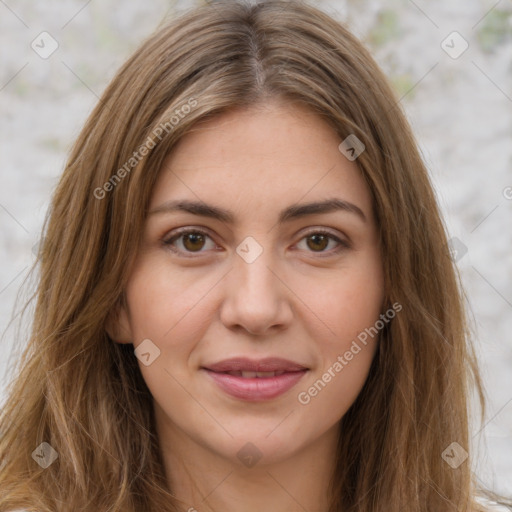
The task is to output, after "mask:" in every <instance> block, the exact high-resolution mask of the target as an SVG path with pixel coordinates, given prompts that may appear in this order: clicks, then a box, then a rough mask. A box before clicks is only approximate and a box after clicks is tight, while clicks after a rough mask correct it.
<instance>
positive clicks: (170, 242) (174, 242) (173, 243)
mask: <svg viewBox="0 0 512 512" xmlns="http://www.w3.org/2000/svg"><path fill="white" fill-rule="evenodd" d="M208 240H210V247H208V243H207V242H208ZM163 243H164V245H165V246H168V247H169V248H170V249H171V250H172V251H173V252H176V253H180V254H183V255H185V256H186V255H187V254H191V253H199V254H200V253H202V252H205V251H206V250H208V249H213V248H215V243H214V242H213V240H212V239H211V237H210V236H209V235H208V234H207V233H205V232H204V231H201V230H199V229H183V230H180V231H178V232H177V233H175V234H174V235H173V236H171V237H169V238H167V239H165V240H164V241H163ZM203 249H204V250H203Z"/></svg>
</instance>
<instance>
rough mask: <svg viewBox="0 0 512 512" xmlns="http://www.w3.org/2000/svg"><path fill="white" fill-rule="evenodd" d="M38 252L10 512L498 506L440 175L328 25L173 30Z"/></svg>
mask: <svg viewBox="0 0 512 512" xmlns="http://www.w3.org/2000/svg"><path fill="white" fill-rule="evenodd" d="M44 236H45V237H44V243H43V244H42V248H41V254H40V265H41V267H40V281H39V288H38V292H37V304H36V310H35V320H34V325H33V334H32V337H31V339H30V344H29V347H28V349H27V351H26V353H25V354H24V357H23V360H22V361H21V362H20V368H21V369H20V374H19V377H18V378H17V379H16V381H15V382H14V383H13V386H12V388H11V390H10V397H9V400H8V402H7V405H6V407H5V410H4V412H3V415H2V420H1V430H2V441H1V454H2V455H1V457H2V464H1V468H2V469H1V470H0V487H1V488H2V491H3V494H2V497H0V510H12V509H14V508H16V507H25V508H27V509H37V510H39V511H52V512H55V511H60V510H66V511H68V510H84V511H86V510H87V511H88V510H91V511H92V510H94V511H97V510H112V511H114V510H119V511H123V512H129V511H142V510H144V511H153V510H155V511H156V510H159V511H162V510H168V511H185V510H188V511H194V510H197V511H199V512H202V511H211V510H223V511H228V512H229V511H231V510H244V511H246V512H251V511H256V510H258V511H259V510H276V511H277V510H279V511H281V510H283V511H284V510H287V511H295V510H311V511H313V510H317V511H321V512H327V511H329V512H334V511H342V512H349V511H350V512H352V511H354V512H355V511H358V512H372V511H374V512H376V511H381V510H390V511H395V510H396V511H398V510H408V511H410V512H420V511H421V512H426V511H436V512H445V511H446V512H448V511H457V512H459V511H464V512H469V511H471V512H473V511H481V510H487V508H484V507H483V506H482V505H481V504H479V503H478V501H477V499H476V497H477V496H476V495H477V491H476V489H475V485H474V480H473V476H472V474H471V469H470V460H471V455H469V457H468V452H470V449H469V436H468V412H467V409H468V393H469V389H470V385H471V384H474V385H475V386H476V389H477V390H478V391H479V393H480V396H481V384H480V379H479V374H478V370H477V366H476V362H475V358H474V354H473V351H472V348H471V345H470V344H469V340H468V338H467V332H466V327H465V321H464V311H463V306H462V302H461V298H460V292H459V287H458V281H457V278H456V272H455V270H454V267H453V264H452V261H451V259H450V255H449V251H448V250H447V247H446V234H445V231H444V228H443V224H442V221H441V219H440V215H439V211H438V208H437V205H436V202H435V199H434V194H433V192H432V188H431V185H430V182H429V179H428V174H427V171H426V169H425V167H424V165H423V163H422V161H421V158H420V156H419V154H418V150H417V148H416V144H415V141H414V138H413V136H412V135H411V131H410V128H409V127H408V125H407V123H406V121H405V119H404V116H403V114H402V113H401V111H400V110H399V108H398V104H397V101H396V99H395V97H394V96H393V93H392V92H391V90H390V88H389V86H388V85H387V82H386V79H385V77H384V76H383V75H382V73H381V72H380V70H379V69H378V68H377V66H376V64H375V63H374V61H373V60H372V58H371V57H370V56H369V54H368V53H367V51H366V50H365V49H364V48H363V47H362V45H361V43H359V42H358V41H357V40H356V39H355V38H354V37H353V36H352V35H351V34H350V33H349V32H348V31H347V30H346V29H345V28H344V27H342V26H341V25H340V24H339V23H337V22H335V21H334V20H332V19H331V18H329V17H328V16H327V15H325V14H323V13H321V12H319V11H318V10H316V9H314V8H312V7H308V6H306V5H303V4H301V3H296V2H293V3H289V2H282V1H268V2H264V3H261V4H258V5H255V6H250V5H246V4H242V3H235V2H227V3H216V4H213V5H211V6H205V7H202V8H199V9H197V10H194V11H191V12H190V13H188V14H186V15H184V16H183V17H181V18H180V19H178V20H175V21H173V22H172V23H171V24H170V25H168V26H167V27H164V28H162V29H160V30H159V31H158V32H157V33H155V34H154V35H153V36H152V37H151V38H150V39H149V40H148V41H147V42H146V43H145V44H144V45H143V46H142V47H141V48H140V49H139V50H138V51H137V52H136V53H135V54H134V55H133V57H132V58H130V59H129V61H128V62H127V63H126V64H125V65H124V66H123V68H122V69H121V70H120V71H119V73H118V74H117V76H116V77H115V78H114V80H113V81H112V83H111V84H110V86H109V87H108V88H107V90H106V91H105V93H104V95H103V97H102V99H101V101H100V103H99V104H98V106H97V107H96V109H95V111H94V112H93V113H92V115H91V117H90V118H89V120H88V121H87V123H86V126H85V127H84V129H83V131H82V133H81V135H80V137H79V139H78V141H77V142H76V144H75V147H74V149H73V152H72V154H71V156H70V158H69V162H68V164H67V166H66V169H65V171H64V174H63V176H62V179H61V181H60V183H59V186H58V188H57V190H56V192H55V195H54V198H53V202H52V205H51V209H50V212H49V215H48V218H47V224H46V226H45V233H44ZM489 510H490V508H489Z"/></svg>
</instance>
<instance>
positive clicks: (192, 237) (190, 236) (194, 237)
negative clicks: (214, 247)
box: [183, 233, 204, 251]
mask: <svg viewBox="0 0 512 512" xmlns="http://www.w3.org/2000/svg"><path fill="white" fill-rule="evenodd" d="M189 241H191V242H192V246H190V244H188V243H187V242H189ZM198 242H199V245H200V246H199V247H198V246H197V245H194V244H197V243H198ZM203 244H204V236H203V235H201V234H200V233H187V234H185V235H183V245H184V246H185V247H186V249H187V250H190V251H194V250H196V249H201V248H202V245H203Z"/></svg>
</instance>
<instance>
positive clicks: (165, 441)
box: [157, 421, 338, 512]
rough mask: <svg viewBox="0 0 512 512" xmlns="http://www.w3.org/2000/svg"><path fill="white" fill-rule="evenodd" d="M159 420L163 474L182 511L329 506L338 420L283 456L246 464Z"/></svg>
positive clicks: (298, 511)
mask: <svg viewBox="0 0 512 512" xmlns="http://www.w3.org/2000/svg"><path fill="white" fill-rule="evenodd" d="M157 424H158V435H159V438H160V446H161V449H162V455H163V460H164V466H165V472H166V476H167V480H168V482H169V485H170V489H171V491H172V492H173V494H174V495H175V496H176V497H177V498H178V499H179V501H180V502H181V503H182V507H183V511H184V512H185V511H187V512H195V511H197V512H218V511H219V510H222V511H223V512H235V511H236V512H239V511H240V510H243V511H244V512H261V510H272V511H275V512H304V511H305V510H306V511H308V512H328V507H329V499H328V498H329V497H328V490H329V483H330V479H331V477H332V474H333V471H334V462H335V459H334V457H333V454H334V453H336V445H337V437H338V428H337V425H336V426H335V427H334V428H333V429H331V430H330V431H328V432H326V433H325V434H324V435H323V436H322V437H321V438H320V439H318V440H317V441H316V442H315V443H314V444H312V445H309V446H307V447H304V448H302V449H301V450H299V451H298V452H296V453H294V454H292V455H291V456H290V457H288V458H286V460H276V461H272V462H271V463H266V464H263V459H262V461H260V462H257V463H256V464H255V465H253V466H252V467H246V466H244V464H242V463H241V461H240V460H239V459H238V457H236V456H235V457H234V458H229V457H227V456H223V454H220V453H218V452H215V451H214V450H212V449H210V448H209V447H205V446H204V445H199V444H198V443H196V442H194V441H193V440H192V439H190V438H189V437H188V436H187V435H186V434H185V433H184V432H183V431H182V430H180V429H178V428H176V427H175V426H174V425H170V424H169V423H168V422H162V421H160V422H159V421H157ZM250 452H251V449H248V453H249V456H250V455H251V453H250ZM248 460H249V459H248ZM249 464H250V462H249Z"/></svg>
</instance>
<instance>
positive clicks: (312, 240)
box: [307, 233, 329, 251]
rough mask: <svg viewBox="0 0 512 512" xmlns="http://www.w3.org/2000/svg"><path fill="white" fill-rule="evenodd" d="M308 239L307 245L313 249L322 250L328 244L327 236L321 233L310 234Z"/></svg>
mask: <svg viewBox="0 0 512 512" xmlns="http://www.w3.org/2000/svg"><path fill="white" fill-rule="evenodd" d="M307 239H308V242H307V244H308V247H309V248H310V249H313V250H315V251H316V250H320V251H323V250H324V249H325V248H326V247H327V246H328V245H329V237H328V236H326V235H322V234H321V233H316V234H314V235H310V236H308V237H307Z"/></svg>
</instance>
